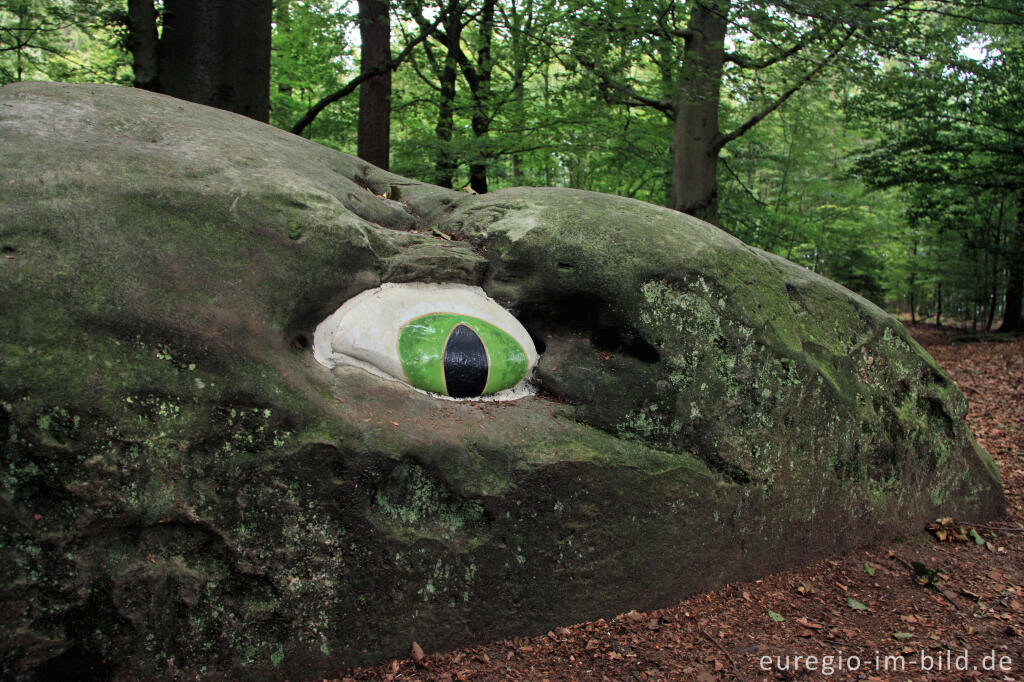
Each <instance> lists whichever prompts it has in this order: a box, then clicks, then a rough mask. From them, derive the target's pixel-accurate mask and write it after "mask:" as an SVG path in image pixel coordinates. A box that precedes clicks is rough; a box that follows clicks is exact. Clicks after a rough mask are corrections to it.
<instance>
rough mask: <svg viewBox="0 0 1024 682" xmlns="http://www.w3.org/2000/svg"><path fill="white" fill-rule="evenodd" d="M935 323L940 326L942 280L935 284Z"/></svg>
mask: <svg viewBox="0 0 1024 682" xmlns="http://www.w3.org/2000/svg"><path fill="white" fill-rule="evenodd" d="M935 324H936V326H938V327H941V326H942V282H939V283H938V284H936V285H935Z"/></svg>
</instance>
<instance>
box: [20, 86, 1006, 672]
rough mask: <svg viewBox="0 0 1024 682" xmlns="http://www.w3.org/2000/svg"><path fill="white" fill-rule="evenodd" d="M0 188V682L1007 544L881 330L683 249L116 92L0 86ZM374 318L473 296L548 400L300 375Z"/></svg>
mask: <svg viewBox="0 0 1024 682" xmlns="http://www.w3.org/2000/svg"><path fill="white" fill-rule="evenodd" d="M0 158H2V159H3V163H2V164H0V249H2V252H3V255H4V258H2V259H0V448H2V451H0V453H2V462H3V468H4V476H3V488H2V495H0V526H2V529H3V531H2V532H3V537H2V542H3V547H2V549H0V552H2V566H3V568H2V571H3V575H4V580H3V586H4V589H3V593H2V597H0V612H2V613H3V614H4V615H3V626H4V627H3V635H2V637H0V671H2V676H3V677H5V678H14V679H30V678H40V679H43V678H48V677H52V676H53V674H54V673H56V672H58V671H66V670H76V671H78V673H79V676H80V678H81V679H108V678H118V679H156V678H174V679H177V678H179V677H180V678H185V677H188V678H205V677H210V678H220V679H225V678H226V679H282V678H284V677H289V678H291V679H296V678H301V677H308V678H312V677H314V676H316V675H318V674H322V673H328V672H331V673H333V672H334V671H336V670H339V669H343V668H344V667H346V666H350V665H355V664H359V663H364V662H370V661H379V660H381V659H384V658H386V657H391V656H397V655H401V654H402V653H403V652H405V651H407V648H408V645H409V642H410V641H412V640H416V641H418V642H420V643H421V644H422V645H423V646H424V648H427V649H435V650H436V649H440V648H448V647H455V646H460V645H465V644H467V643H470V642H479V641H481V640H486V639H493V638H501V637H505V636H509V635H512V634H517V635H522V634H530V633H538V632H543V631H545V630H547V629H549V628H550V627H552V626H554V625H556V624H565V623H571V622H577V621H580V620H590V619H595V618H598V617H603V616H609V615H612V614H615V613H619V612H623V611H628V610H630V609H638V610H645V609H651V608H655V607H661V606H666V605H668V604H671V603H674V602H676V601H678V600H679V599H681V598H682V597H685V596H687V595H689V594H693V593H695V592H698V591H701V590H707V589H710V588H713V587H715V586H717V585H721V584H723V583H724V582H726V581H735V580H744V579H751V578H754V577H756V576H759V575H763V574H764V573H766V572H769V571H774V570H778V569H782V568H785V567H788V566H791V565H793V564H796V563H800V562H806V561H810V560H813V559H815V558H817V557H821V556H824V555H827V554H830V553H834V552H838V551H842V550H845V549H848V548H851V547H854V546H856V545H860V544H864V543H871V542H878V541H881V540H883V539H888V538H892V537H894V536H896V535H899V534H903V533H914V532H917V531H918V530H920V528H922V527H923V525H924V524H925V523H926V522H927V521H929V520H931V519H934V518H935V517H937V516H956V517H958V518H961V519H963V520H980V519H987V518H992V517H995V516H998V515H1000V514H1001V513H1002V512H1003V509H1004V506H1005V501H1004V498H1003V494H1002V491H1001V487H1000V482H999V478H998V475H997V473H996V471H995V468H994V466H993V465H992V463H991V461H990V460H989V458H988V457H987V455H986V454H985V453H984V452H983V451H982V450H981V449H980V448H979V447H978V446H977V445H976V444H975V441H974V439H973V437H972V436H971V434H970V433H969V431H968V429H967V426H966V424H965V420H964V416H965V412H966V402H965V400H964V398H963V396H962V394H961V393H960V391H959V390H958V389H957V388H956V386H955V385H954V384H953V383H952V381H950V379H949V378H948V377H947V376H946V375H945V374H944V373H943V372H942V370H941V369H940V368H939V367H938V366H937V365H936V364H935V362H934V361H933V360H932V359H931V358H930V357H928V355H927V354H926V353H925V352H924V351H923V350H922V349H921V348H920V346H918V344H917V343H915V342H914V341H913V340H912V339H911V338H910V337H909V336H908V335H907V333H906V331H905V330H904V329H903V327H902V326H901V325H900V324H899V323H898V322H896V321H895V320H893V319H892V318H891V317H890V316H888V315H887V314H885V313H884V312H883V311H881V310H879V309H878V308H877V307H875V306H874V305H872V304H871V303H869V302H868V301H866V300H864V299H862V298H860V297H858V296H856V295H855V294H853V293H851V292H850V291H848V290H846V289H844V288H843V287H841V286H839V285H837V284H835V283H833V282H831V281H828V280H826V279H824V278H822V277H819V276H817V275H815V274H813V273H811V272H808V271H807V270H805V269H803V268H800V267H798V266H796V265H794V264H792V263H790V262H788V261H786V260H783V259H782V258H779V257H776V256H773V255H771V254H768V253H765V252H763V251H760V250H758V249H754V248H751V247H748V246H746V245H744V244H743V243H741V242H740V241H738V240H736V239H734V238H732V237H730V236H729V235H727V234H726V233H724V232H722V231H720V230H718V229H716V228H714V227H712V226H711V225H708V224H706V223H703V222H701V221H699V220H696V219H694V218H691V217H689V216H686V215H682V214H680V213H676V212H673V211H671V210H668V209H665V208H660V207H657V206H653V205H650V204H646V203H642V202H638V201H633V200H629V199H623V198H618V197H612V196H606V195H601V194H596V193H592V192H583V191H576V190H568V189H538V188H516V189H508V190H502V191H497V192H493V193H489V194H486V195H480V196H469V195H466V194H462V193H458V192H453V191H450V190H446V189H442V188H439V187H434V186H431V185H427V184H424V183H420V182H415V181H412V180H408V179H406V178H402V177H400V176H397V175H394V174H391V173H387V172H384V171H381V170H379V169H377V168H375V167H372V166H369V165H367V164H366V163H364V162H362V161H360V160H358V159H356V158H353V157H351V156H348V155H345V154H342V153H339V152H337V151H333V150H331V149H327V148H325V147H322V146H319V145H316V144H313V143H311V142H309V141H307V140H304V139H301V138H299V137H296V136H293V135H291V134H289V133H286V132H283V131H281V130H277V129H274V128H272V127H270V126H266V125H263V124H260V123H257V122H255V121H251V120H249V119H245V118H243V117H240V116H236V115H233V114H230V113H227V112H223V111H218V110H215V109H211V108H207V107H203V106H199V105H195V104H190V103H186V102H182V101H178V100H175V99H172V98H169V97H165V96H161V95H156V94H153V93H149V92H145V91H141V90H132V89H126V88H118V87H114V86H98V85H66V84H53V83H46V84H44V83H25V84H18V85H8V86H4V87H3V88H0ZM442 236H443V238H442ZM388 282H432V283H445V282H451V283H459V284H466V285H471V286H477V287H481V288H482V289H483V290H484V292H486V294H487V295H488V296H490V297H491V298H493V299H495V300H496V301H497V302H498V303H500V304H501V305H502V306H504V308H506V309H507V310H508V311H510V312H511V313H512V314H513V315H514V316H515V317H516V318H517V319H518V320H519V321H520V322H521V323H522V325H523V326H524V327H525V329H526V330H527V332H528V333H529V335H530V336H531V337H532V339H533V341H534V343H535V345H536V348H537V351H538V352H539V353H540V357H539V360H538V363H537V368H536V371H535V373H534V380H535V382H536V383H537V386H538V389H539V391H540V392H539V393H538V395H537V396H535V397H529V398H524V399H521V400H517V401H508V402H487V403H485V402H472V401H468V402H454V401H448V400H438V399H435V398H433V397H431V396H430V395H427V394H424V393H422V392H419V391H416V390H414V389H413V388H411V387H408V386H405V385H403V384H400V383H397V382H394V381H388V380H383V379H381V378H379V377H377V376H373V375H371V374H369V373H367V372H365V371H363V370H361V369H359V368H355V367H349V366H339V367H336V368H334V369H327V368H325V367H323V366H322V365H320V364H319V363H317V362H316V360H315V359H314V357H313V353H312V351H311V349H310V343H311V339H312V337H313V331H314V329H315V328H316V326H317V325H318V324H319V323H320V322H321V321H323V320H324V319H326V318H327V317H328V316H329V315H330V314H331V313H332V312H334V311H335V310H337V309H338V308H339V307H340V306H341V305H342V304H343V303H344V302H345V301H347V300H349V299H351V298H352V297H354V296H356V295H357V294H359V293H361V292H363V291H366V290H369V289H373V288H375V287H378V286H380V285H381V284H383V283H388Z"/></svg>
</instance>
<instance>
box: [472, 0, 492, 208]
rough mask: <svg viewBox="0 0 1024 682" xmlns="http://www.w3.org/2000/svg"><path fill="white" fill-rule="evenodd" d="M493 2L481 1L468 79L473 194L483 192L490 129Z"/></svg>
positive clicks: (485, 191)
mask: <svg viewBox="0 0 1024 682" xmlns="http://www.w3.org/2000/svg"><path fill="white" fill-rule="evenodd" d="M494 2H495V0H484V4H483V7H481V9H480V45H479V48H478V49H477V68H476V78H475V79H472V80H471V81H470V88H471V89H472V94H473V115H472V119H471V120H470V127H471V128H472V129H473V135H474V137H475V138H476V154H475V155H474V157H473V161H471V162H470V164H469V186H470V188H472V190H473V191H474V192H476V193H477V194H486V193H487V169H488V166H489V165H490V152H489V150H488V149H487V137H488V133H489V132H490V129H491V72H492V71H493V69H494V63H493V61H492V60H491V39H492V37H493V35H494Z"/></svg>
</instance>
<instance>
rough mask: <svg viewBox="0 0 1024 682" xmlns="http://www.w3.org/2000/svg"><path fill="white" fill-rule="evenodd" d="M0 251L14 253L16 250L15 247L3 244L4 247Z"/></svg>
mask: <svg viewBox="0 0 1024 682" xmlns="http://www.w3.org/2000/svg"><path fill="white" fill-rule="evenodd" d="M0 251H3V252H4V253H14V252H15V251H17V249H16V248H14V247H13V246H4V248H3V249H0Z"/></svg>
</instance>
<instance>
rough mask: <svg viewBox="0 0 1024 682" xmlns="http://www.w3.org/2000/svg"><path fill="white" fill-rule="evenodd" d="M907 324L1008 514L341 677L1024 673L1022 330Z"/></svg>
mask: <svg viewBox="0 0 1024 682" xmlns="http://www.w3.org/2000/svg"><path fill="white" fill-rule="evenodd" d="M911 332H912V333H913V334H914V336H915V337H917V338H918V340H919V341H920V342H921V343H922V344H923V345H924V346H925V347H926V348H927V349H928V351H929V352H930V353H931V354H932V356H933V357H935V359H936V360H938V361H939V363H940V364H941V365H942V366H943V367H945V368H946V370H947V372H949V374H950V376H952V377H953V379H954V380H955V381H956V382H957V384H959V385H960V387H961V388H962V389H963V390H964V393H965V394H966V395H967V398H968V400H969V401H970V414H969V416H968V419H969V421H970V424H971V428H972V430H973V431H974V434H975V435H976V436H977V438H978V441H979V442H980V443H981V445H982V446H983V447H984V448H985V449H986V450H988V452H989V453H990V454H991V455H992V457H993V458H994V459H995V460H996V462H997V464H998V465H999V469H1000V472H1001V474H1002V477H1003V483H1004V486H1005V488H1006V491H1007V497H1008V499H1009V500H1010V507H1011V509H1010V514H1009V516H1008V518H1006V519H1004V520H1003V521H1000V522H999V523H998V524H993V525H991V526H974V527H962V526H960V525H959V524H957V523H956V522H947V523H946V524H945V525H944V526H941V525H939V524H933V525H936V526H937V527H935V528H932V529H931V531H926V530H925V529H922V533H921V534H920V535H918V536H916V537H913V538H908V539H905V540H903V541H900V542H895V543H892V544H889V545H884V546H878V547H869V548H864V549H863V550H861V551H854V552H851V553H849V554H845V555H842V556H836V557H833V558H831V559H826V560H823V561H819V562H817V563H815V564H812V565H809V566H806V567H804V568H801V569H798V570H794V571H788V572H785V573H779V574H775V575H771V576H769V577H767V578H765V579H763V580H758V581H755V582H751V583H735V584H730V585H726V586H725V587H722V588H720V589H718V590H715V591H713V592H710V593H708V594H703V595H698V596H695V597H692V598H691V599H688V600H686V601H684V602H682V603H680V604H678V605H676V606H673V607H671V608H667V609H663V610H660V611H651V612H647V613H637V612H635V611H634V612H631V613H628V614H622V615H620V616H617V617H616V618H614V619H612V620H598V621H595V622H592V623H581V624H578V625H571V626H568V627H565V628H559V629H557V630H554V631H552V632H549V633H547V636H542V637H534V638H529V639H515V640H506V641H501V642H493V643H491V644H487V645H483V646H479V647H474V648H470V649H464V650H462V651H454V652H446V653H434V652H427V654H426V657H425V659H424V661H423V662H424V663H425V664H426V666H427V667H420V666H417V665H416V664H415V663H414V661H413V660H411V659H405V660H398V661H393V662H391V663H390V664H385V665H382V666H379V667H376V668H363V669H355V670H351V671H348V672H347V673H344V675H343V676H341V678H342V679H343V680H344V681H345V682H348V681H349V680H388V681H398V680H423V681H427V680H473V681H477V680H480V681H483V680H537V681H540V680H549V681H550V682H555V681H556V680H602V681H603V680H615V681H619V680H623V681H624V680H699V681H701V682H711V681H712V680H743V681H746V680H776V679H782V680H788V679H801V680H817V679H828V680H1024V638H1022V633H1024V608H1022V604H1024V508H1022V505H1024V339H1020V338H1017V339H1015V340H1012V341H1002V342H993V341H975V342H968V343H953V342H952V339H953V338H955V337H956V334H955V333H952V332H948V331H944V330H939V329H936V328H934V327H931V326H926V325H920V326H917V327H914V328H912V329H911ZM939 538H944V539H945V540H944V541H940V540H939ZM797 657H800V658H797ZM780 668H783V669H781V670H780ZM965 668H966V669H965Z"/></svg>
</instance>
